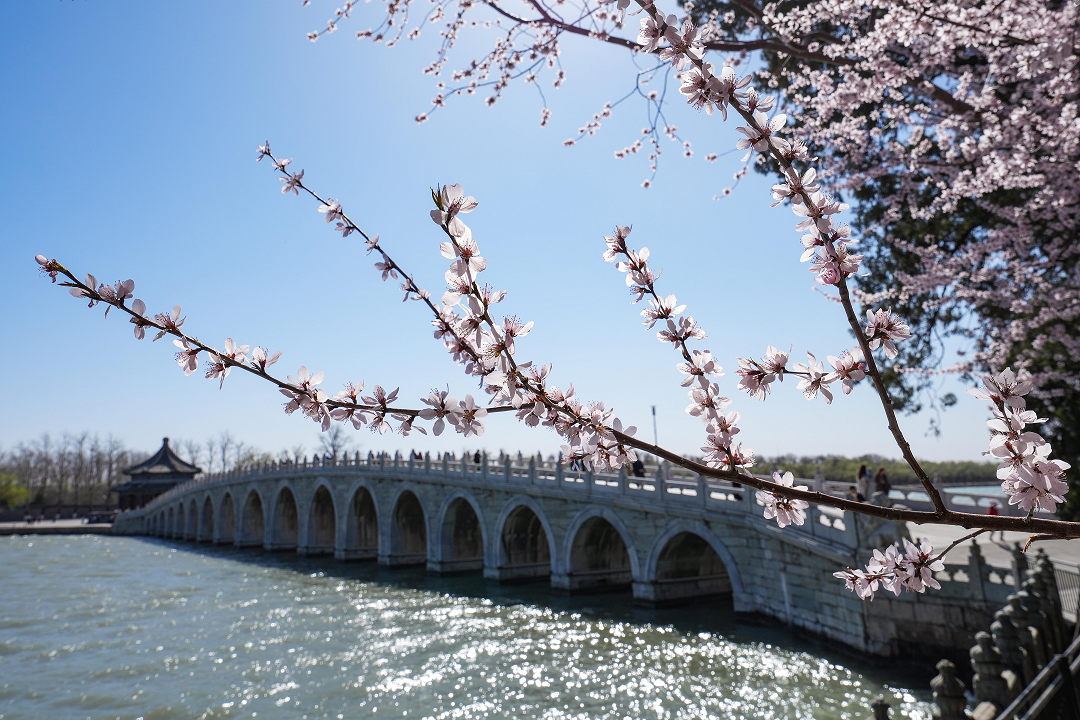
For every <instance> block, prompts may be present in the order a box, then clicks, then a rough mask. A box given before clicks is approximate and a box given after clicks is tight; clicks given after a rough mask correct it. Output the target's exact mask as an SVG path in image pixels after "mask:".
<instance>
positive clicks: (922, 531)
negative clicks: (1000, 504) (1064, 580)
mask: <svg viewBox="0 0 1080 720" xmlns="http://www.w3.org/2000/svg"><path fill="white" fill-rule="evenodd" d="M908 530H910V531H911V537H913V538H928V539H929V540H930V542H931V543H933V544H934V547H935V548H941V549H944V548H945V547H947V546H948V545H949V543H951V542H953V541H954V540H957V539H959V538H962V537H963V536H964V535H967V534H969V533H970V532H971V531H970V530H966V529H964V528H962V527H956V526H953V525H916V524H915V523H908ZM993 535H994V539H993V541H991V540H990V533H986V534H985V535H980V536H979V537H977V538H975V539H976V541H977V542H978V543H979V549H980V550H981V551H982V554H983V557H984V558H986V561H987V562H988V563H990V564H991V565H994V566H995V567H1011V566H1012V556H1011V554H1010V553H1011V551H1012V547H1013V543H1020V545H1021V547H1022V546H1023V545H1024V543H1026V542H1027V539H1028V537H1029V536H1028V535H1027V534H1026V533H1018V532H1006V533H1005V540H1004V542H1002V540H1001V538H1000V535H999V534H998V533H994V534H993ZM970 546H971V543H970V541H969V542H966V543H964V544H963V545H959V546H957V547H956V548H954V549H953V550H952V552H950V553H949V555H948V556H947V560H948V562H949V563H950V564H960V563H965V562H967V560H968V554H969V551H968V548H969V547H970ZM1039 548H1042V549H1043V550H1045V551H1046V553H1047V555H1049V556H1050V559H1051V560H1053V561H1054V563H1055V564H1064V565H1071V566H1077V565H1080V540H1044V541H1040V542H1037V543H1032V544H1031V547H1030V548H1029V549H1028V552H1029V553H1034V552H1035V551H1036V550H1038V549H1039Z"/></svg>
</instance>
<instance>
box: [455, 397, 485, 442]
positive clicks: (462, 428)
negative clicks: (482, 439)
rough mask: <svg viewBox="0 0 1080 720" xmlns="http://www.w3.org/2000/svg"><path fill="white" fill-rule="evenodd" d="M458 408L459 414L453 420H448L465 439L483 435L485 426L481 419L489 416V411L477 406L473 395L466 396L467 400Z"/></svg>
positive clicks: (459, 404)
mask: <svg viewBox="0 0 1080 720" xmlns="http://www.w3.org/2000/svg"><path fill="white" fill-rule="evenodd" d="M458 407H459V408H460V410H459V412H458V413H457V414H455V415H454V416H453V417H452V418H448V419H450V422H451V423H453V424H454V427H456V428H457V431H458V432H459V433H461V434H462V435H464V436H465V437H469V436H470V435H477V436H480V435H483V434H484V424H483V423H482V422H481V419H482V418H484V417H486V416H487V410H485V409H484V408H482V407H480V406H479V405H477V404H476V401H475V400H473V396H472V395H466V396H465V399H464V400H462V401H461V402H460V403H458ZM455 421H456V422H455Z"/></svg>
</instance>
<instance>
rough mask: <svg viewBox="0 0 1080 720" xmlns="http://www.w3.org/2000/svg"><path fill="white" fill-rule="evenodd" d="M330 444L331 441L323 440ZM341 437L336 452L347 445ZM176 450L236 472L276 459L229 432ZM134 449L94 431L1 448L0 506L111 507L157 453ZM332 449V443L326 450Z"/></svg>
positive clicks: (284, 455) (180, 443)
mask: <svg viewBox="0 0 1080 720" xmlns="http://www.w3.org/2000/svg"><path fill="white" fill-rule="evenodd" d="M323 444H324V445H325V444H326V443H323ZM345 444H346V443H345V442H344V440H343V438H341V437H340V434H337V435H335V446H334V447H333V448H332V450H333V452H334V453H335V454H336V453H339V452H341V451H342V450H344V448H345ZM170 445H171V447H172V448H173V450H174V451H175V452H176V453H177V454H178V455H179V456H180V457H182V458H183V459H184V460H187V461H188V462H190V463H192V464H194V465H196V466H198V467H200V468H202V470H203V472H220V471H222V470H232V469H234V468H238V467H244V466H246V465H251V464H254V463H261V462H265V461H267V460H271V459H275V456H273V455H271V454H270V453H267V452H264V451H262V450H260V449H258V448H256V447H254V446H252V445H248V444H247V443H245V442H243V441H240V440H236V439H235V438H233V437H232V435H231V434H230V433H228V432H224V433H221V434H220V435H218V436H217V437H214V438H210V439H208V440H205V441H197V440H185V439H173V440H171V441H170ZM156 449H157V448H153V449H152V450H151V451H150V452H147V451H145V450H134V449H132V448H129V447H127V445H125V444H124V443H123V441H121V440H117V439H116V438H114V437H112V436H111V435H110V436H107V437H101V436H100V435H96V434H95V435H91V434H90V433H81V434H78V435H73V434H64V435H60V436H52V435H49V434H48V433H46V434H44V435H42V436H41V437H40V438H38V439H37V440H32V441H29V442H22V443H19V444H18V445H16V446H14V447H12V448H11V449H9V450H4V449H3V448H0V509H3V508H19V507H23V506H27V505H29V506H35V507H43V506H44V507H47V506H51V505H75V506H87V505H108V504H111V503H114V502H116V497H115V496H113V497H110V493H111V492H112V489H113V488H114V487H116V486H117V485H121V484H123V483H124V482H126V481H127V479H128V478H127V476H126V475H124V474H123V471H124V469H125V468H128V467H131V466H132V465H135V464H136V463H139V462H142V461H143V460H145V459H147V458H148V457H150V454H151V452H154V451H156ZM323 449H324V450H325V451H327V452H329V451H330V450H331V448H330V447H327V448H323ZM304 452H305V450H304V447H303V446H302V445H297V446H296V447H294V448H292V449H290V450H283V451H282V452H281V453H279V454H278V455H277V457H276V459H279V460H281V459H288V460H294V459H296V458H298V457H303V455H304Z"/></svg>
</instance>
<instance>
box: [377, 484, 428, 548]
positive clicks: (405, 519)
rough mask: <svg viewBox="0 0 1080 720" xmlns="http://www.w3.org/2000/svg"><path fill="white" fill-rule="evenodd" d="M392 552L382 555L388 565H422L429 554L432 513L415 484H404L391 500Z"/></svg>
mask: <svg viewBox="0 0 1080 720" xmlns="http://www.w3.org/2000/svg"><path fill="white" fill-rule="evenodd" d="M391 507H392V508H393V510H392V511H391V514H390V523H389V525H390V527H389V531H390V542H389V552H388V553H386V554H385V555H380V562H381V563H382V564H384V565H390V566H401V565H421V564H423V563H426V562H427V558H428V552H427V548H428V531H427V530H428V528H427V519H428V517H429V516H430V514H429V513H428V511H427V509H426V508H425V507H424V503H423V501H422V500H421V499H420V493H418V492H416V491H415V490H414V489H413V488H412V487H403V488H400V489H399V490H398V492H397V494H396V495H395V497H394V502H393V503H391Z"/></svg>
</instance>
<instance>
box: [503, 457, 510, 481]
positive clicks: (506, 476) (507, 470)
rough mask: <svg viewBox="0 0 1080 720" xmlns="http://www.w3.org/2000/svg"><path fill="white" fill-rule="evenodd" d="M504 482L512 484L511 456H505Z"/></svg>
mask: <svg viewBox="0 0 1080 720" xmlns="http://www.w3.org/2000/svg"><path fill="white" fill-rule="evenodd" d="M503 481H504V482H510V456H509V455H503Z"/></svg>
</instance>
